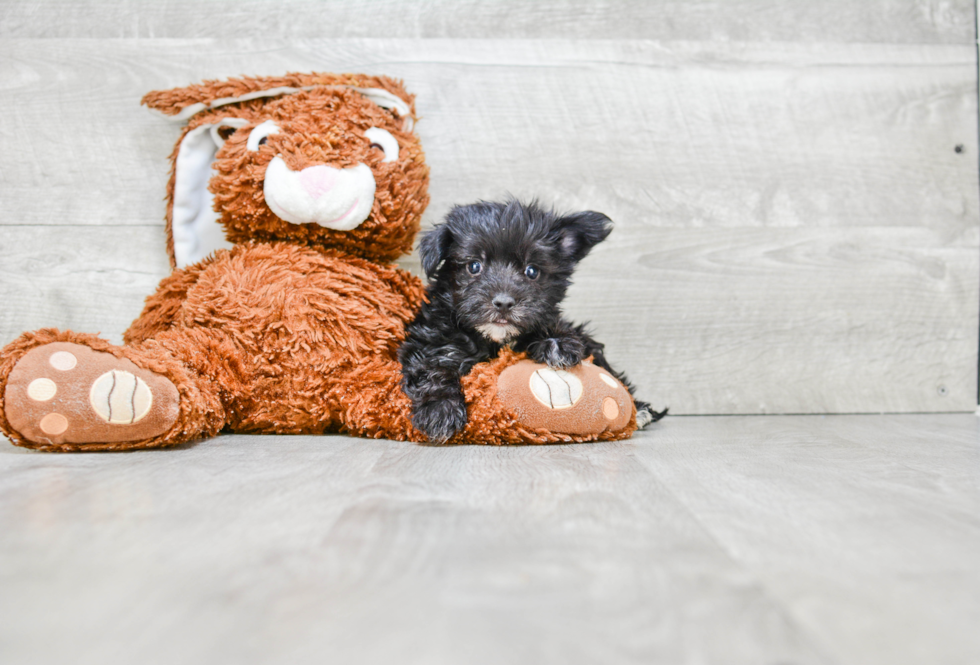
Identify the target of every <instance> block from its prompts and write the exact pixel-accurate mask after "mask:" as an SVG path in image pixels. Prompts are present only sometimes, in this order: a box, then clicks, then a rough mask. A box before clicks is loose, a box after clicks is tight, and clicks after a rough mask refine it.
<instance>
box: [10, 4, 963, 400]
mask: <svg viewBox="0 0 980 665" xmlns="http://www.w3.org/2000/svg"><path fill="white" fill-rule="evenodd" d="M974 26H975V7H974V4H973V2H972V0H969V1H967V0H942V1H939V0H874V1H867V2H853V0H828V1H827V2H820V3H802V2H780V1H777V0H724V1H723V0H714V1H712V0H685V1H684V2H680V1H677V0H659V1H655V2H654V1H651V2H638V1H637V2H612V1H606V2H591V1H586V0H547V1H546V2H535V3H522V2H516V1H513V0H507V1H505V2H497V3H478V2H475V1H470V0H467V1H462V2H461V1H452V0H439V1H437V2H427V3H422V4H418V5H414V4H411V3H406V2H399V1H396V0H384V1H379V2H366V1H363V2H341V1H339V0H338V1H336V2H334V1H331V2H319V3H309V2H301V1H299V0H289V1H280V2H274V1H268V2H262V1H257V0H256V1H252V2H235V1H232V0H221V1H216V2H207V3H201V2H191V1H189V0H161V1H160V2H156V3H143V2H138V1H136V0H131V1H128V2H126V1H124V2H108V1H90V2H89V1H84V0H56V1H48V2H2V3H0V204H2V205H0V343H6V342H8V341H10V340H11V339H13V338H14V337H15V336H16V335H17V334H18V333H19V332H20V331H22V330H25V329H29V328H35V327H40V326H58V327H70V328H73V329H76V330H87V331H101V332H102V333H103V334H104V335H105V336H106V337H107V338H109V339H111V340H114V341H118V340H119V339H120V336H121V333H122V331H123V330H124V329H125V328H126V326H127V325H128V323H129V321H130V320H132V319H133V318H134V317H135V316H136V315H137V314H138V313H139V311H140V307H141V303H142V300H143V298H144V297H145V296H146V295H148V294H149V293H151V292H152V290H153V288H154V286H155V284H156V283H157V281H158V280H159V279H160V278H161V277H163V276H164V275H165V274H166V273H167V263H166V260H165V256H164V247H163V225H162V224H163V221H162V218H163V212H164V204H163V201H162V197H163V193H164V184H165V179H166V173H167V168H168V164H167V155H169V153H170V150H171V148H172V146H173V142H174V141H175V139H176V137H177V135H178V131H179V130H178V128H177V127H176V126H174V125H172V124H168V123H167V122H166V121H164V120H160V119H158V118H156V117H154V116H152V115H150V114H149V113H148V112H147V111H145V110H144V109H142V108H141V107H139V105H138V102H139V99H140V97H141V96H142V95H143V94H144V93H145V92H146V91H149V90H154V89H163V88H168V87H175V86H183V85H186V84H189V83H192V82H196V81H199V80H201V79H204V78H217V77H224V76H232V75H239V74H275V73H281V72H284V71H288V70H319V71H365V72H371V73H383V74H388V75H393V76H397V77H401V78H403V79H405V81H406V82H407V84H408V86H409V88H410V89H411V90H413V91H414V92H416V93H417V95H418V108H419V110H420V112H421V115H422V116H423V120H422V122H421V123H420V124H419V126H418V129H419V132H420V134H421V135H422V138H423V144H424V146H425V149H426V153H427V156H428V159H429V163H430V165H431V167H432V190H431V193H432V204H431V206H430V208H429V211H428V213H427V215H426V218H425V224H426V225H431V224H433V223H436V222H437V221H438V220H439V219H440V217H441V216H442V215H443V214H444V213H445V212H446V210H447V209H448V208H449V206H450V205H452V204H453V203H458V202H469V201H473V200H476V199H480V198H484V199H486V198H496V197H500V196H503V195H505V194H507V193H512V194H515V195H518V196H522V197H531V196H536V197H538V198H540V199H541V200H543V201H545V202H546V203H549V204H554V205H556V206H558V207H560V208H563V209H567V210H574V209H586V208H589V209H595V210H601V211H603V212H605V213H607V214H609V215H610V216H611V217H612V218H613V219H614V220H615V221H616V224H617V226H616V230H615V231H614V233H613V235H612V236H611V237H610V239H609V240H608V241H607V242H606V243H604V244H603V245H601V246H600V247H599V248H597V250H596V251H595V252H594V254H593V255H592V256H590V257H589V258H588V259H587V260H586V261H585V262H584V263H583V265H582V267H581V270H580V272H579V274H578V279H577V282H576V284H575V286H574V287H573V291H572V293H571V295H570V302H569V303H568V307H567V310H568V312H569V313H570V314H571V315H572V316H573V317H574V318H576V319H583V320H584V319H591V320H593V322H594V328H595V330H596V332H597V336H598V337H599V338H600V339H602V340H604V341H606V343H607V346H608V349H609V356H610V358H611V359H612V360H613V362H614V363H615V364H617V365H619V366H620V367H622V368H624V369H626V370H627V371H628V373H629V374H630V375H631V376H632V377H633V378H634V379H635V381H636V383H637V384H638V385H639V387H640V395H641V396H643V397H644V398H645V399H647V400H649V401H651V402H653V403H654V404H656V405H670V406H671V409H672V411H673V412H675V413H678V414H720V413H835V412H836V413H840V412H845V413H847V412H882V411H885V412H906V411H956V410H972V409H973V408H974V406H975V405H976V397H977V349H978V301H980V288H978V285H980V225H978V214H980V213H978V193H977V191H978V168H977V164H978V143H977V73H976V65H977V63H976V42H975V36H974V30H975V27H974ZM403 265H406V266H407V267H409V268H410V269H413V270H418V264H417V261H416V260H415V259H414V258H413V257H409V258H407V259H405V260H404V261H403Z"/></svg>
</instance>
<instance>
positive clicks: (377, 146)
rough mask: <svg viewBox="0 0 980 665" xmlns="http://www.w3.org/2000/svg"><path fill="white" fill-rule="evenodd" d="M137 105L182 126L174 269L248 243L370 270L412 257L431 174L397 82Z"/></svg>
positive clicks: (240, 85) (300, 79)
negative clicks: (369, 265) (311, 252)
mask: <svg viewBox="0 0 980 665" xmlns="http://www.w3.org/2000/svg"><path fill="white" fill-rule="evenodd" d="M143 103H144V104H146V105H147V106H149V107H150V108H152V109H155V110H157V111H160V112H162V113H164V114H166V115H168V116H171V117H173V118H175V119H178V120H188V125H187V127H186V128H185V130H184V132H183V134H182V135H181V138H180V141H179V142H178V144H177V147H176V148H175V150H174V153H173V155H172V156H171V160H172V164H173V166H172V172H171V177H170V183H169V186H168V190H167V194H168V205H167V235H168V243H167V249H168V252H169V253H170V259H171V264H172V265H173V266H176V267H183V266H186V265H189V264H191V263H196V262H197V261H200V260H201V259H203V258H205V257H207V256H208V255H210V254H211V253H212V252H213V251H214V250H216V249H221V248H226V247H230V246H231V245H232V244H233V243H239V242H245V241H249V240H260V241H273V240H286V241H290V242H296V243H301V244H305V245H313V246H319V247H325V248H335V249H339V250H341V251H344V252H347V253H349V254H353V255H357V256H361V257H364V258H367V259H371V260H376V261H393V260H395V259H396V258H398V257H399V256H400V255H402V254H405V253H408V252H410V251H411V249H412V240H413V239H414V237H415V234H416V233H417V232H418V229H419V221H420V219H421V216H422V212H423V211H424V210H425V207H426V205H427V204H428V201H429V197H428V193H427V191H428V182H429V170H428V167H427V166H426V164H425V159H424V155H423V153H422V147H421V146H420V145H419V140H418V137H417V136H416V135H415V134H414V132H413V128H414V122H415V108H414V97H413V96H412V95H410V94H408V93H407V92H406V91H405V89H404V88H403V87H402V84H401V82H399V81H396V80H393V79H389V78H386V77H380V76H364V75H355V74H339V75H338V74H288V75H286V76H282V77H267V78H241V79H229V80H227V81H210V82H205V83H203V84H201V85H194V86H190V87H187V88H178V89H174V90H167V91H162V92H151V93H149V94H148V95H146V96H145V97H144V98H143Z"/></svg>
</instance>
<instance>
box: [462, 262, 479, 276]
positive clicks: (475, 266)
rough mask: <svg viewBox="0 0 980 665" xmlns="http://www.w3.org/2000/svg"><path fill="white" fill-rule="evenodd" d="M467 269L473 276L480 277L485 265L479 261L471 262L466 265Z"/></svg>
mask: <svg viewBox="0 0 980 665" xmlns="http://www.w3.org/2000/svg"><path fill="white" fill-rule="evenodd" d="M466 269H467V270H469V272H470V274H471V275H479V274H480V273H481V272H483V264H482V263H480V262H479V261H470V262H469V263H467V264H466Z"/></svg>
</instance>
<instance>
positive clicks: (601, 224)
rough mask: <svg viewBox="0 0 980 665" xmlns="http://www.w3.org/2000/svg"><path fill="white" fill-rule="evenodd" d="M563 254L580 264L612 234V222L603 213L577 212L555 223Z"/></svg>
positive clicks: (560, 218)
mask: <svg viewBox="0 0 980 665" xmlns="http://www.w3.org/2000/svg"><path fill="white" fill-rule="evenodd" d="M555 226H556V228H557V230H558V241H559V244H560V247H561V252H562V254H564V255H565V256H566V257H568V258H569V259H571V260H572V261H575V262H576V263H578V262H579V261H581V260H582V259H584V258H585V256H586V254H588V253H589V251H590V250H591V249H592V248H593V247H595V246H596V245H598V244H599V243H600V242H602V241H603V240H605V239H606V236H608V235H609V234H610V233H611V232H612V227H613V223H612V220H611V219H609V218H608V217H606V216H605V215H603V214H602V213H601V212H592V211H587V212H577V213H575V214H572V215H565V216H564V217H559V218H558V219H557V220H556V221H555Z"/></svg>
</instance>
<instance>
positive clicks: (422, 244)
mask: <svg viewBox="0 0 980 665" xmlns="http://www.w3.org/2000/svg"><path fill="white" fill-rule="evenodd" d="M452 244H453V234H452V231H450V230H449V227H448V226H447V225H446V224H437V225H436V226H434V227H432V230H430V231H426V232H425V233H424V234H423V235H422V240H420V241H419V257H421V259H422V270H424V271H425V276H426V277H432V275H433V274H434V273H435V271H436V270H438V269H439V265H440V264H441V263H442V262H443V261H445V260H446V258H447V257H448V256H449V248H450V247H452Z"/></svg>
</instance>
